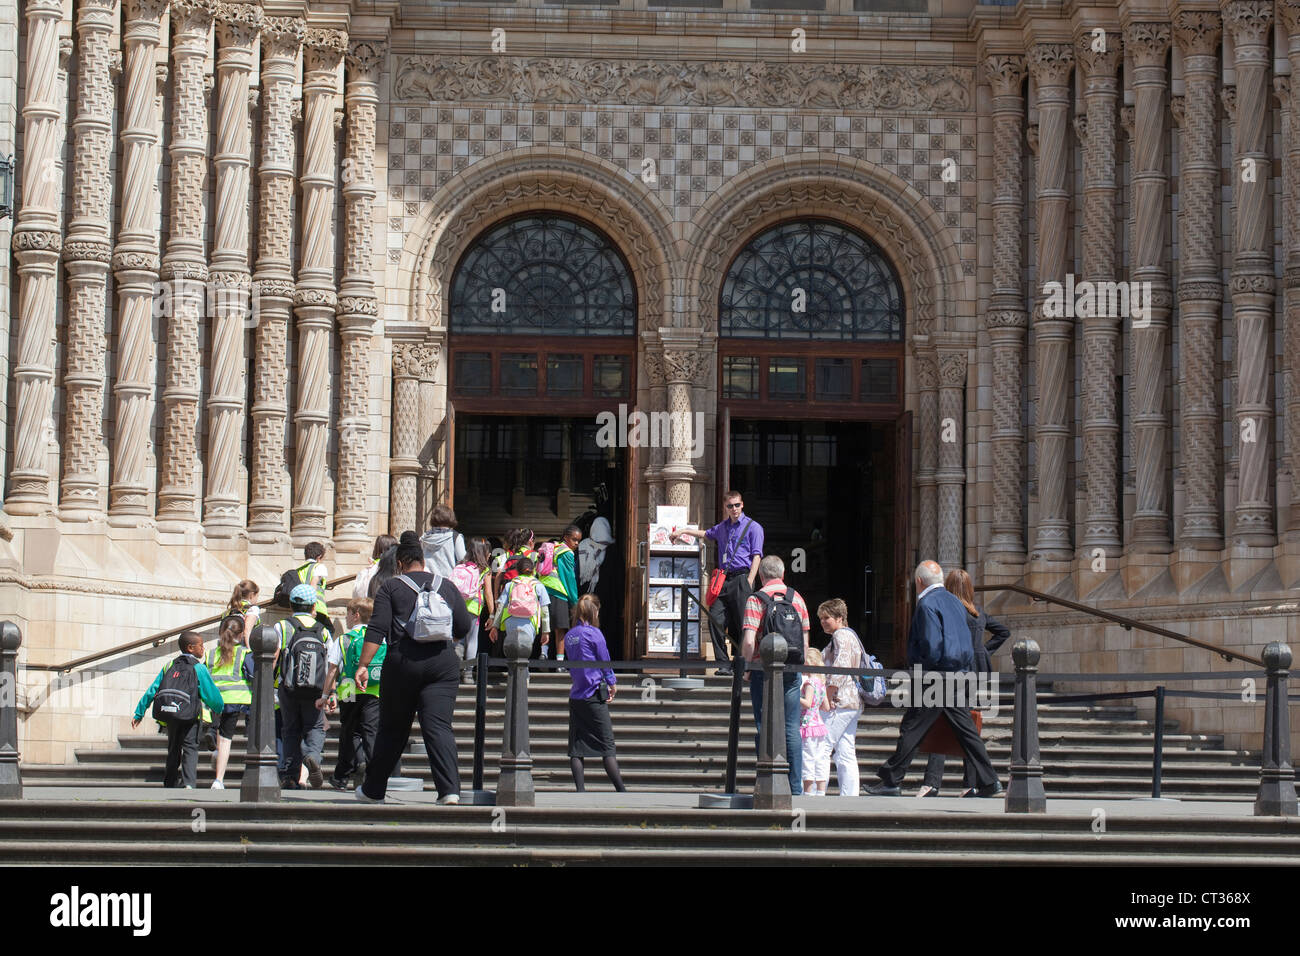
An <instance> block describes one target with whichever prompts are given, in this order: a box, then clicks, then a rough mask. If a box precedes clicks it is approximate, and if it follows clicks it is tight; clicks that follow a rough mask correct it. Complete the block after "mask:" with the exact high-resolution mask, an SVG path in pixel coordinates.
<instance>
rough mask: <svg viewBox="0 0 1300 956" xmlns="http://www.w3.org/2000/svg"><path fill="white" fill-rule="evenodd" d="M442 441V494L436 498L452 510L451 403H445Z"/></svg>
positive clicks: (453, 429)
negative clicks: (444, 425) (445, 416)
mask: <svg viewBox="0 0 1300 956" xmlns="http://www.w3.org/2000/svg"><path fill="white" fill-rule="evenodd" d="M442 441H443V445H442V454H443V459H442V461H443V466H442V493H441V494H440V495H439V496H438V501H439V503H440V504H444V505H446V506H447V507H449V508H454V507H455V505H454V504H452V498H453V496H454V495H455V494H456V406H455V405H453V404H452V403H451V402H447V418H446V427H445V429H444V431H443V439H442Z"/></svg>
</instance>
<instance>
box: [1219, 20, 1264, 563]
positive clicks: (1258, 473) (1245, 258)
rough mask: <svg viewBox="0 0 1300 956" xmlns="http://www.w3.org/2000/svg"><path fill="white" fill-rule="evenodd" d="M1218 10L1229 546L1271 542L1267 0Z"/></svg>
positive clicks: (1258, 545)
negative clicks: (1232, 96) (1227, 98)
mask: <svg viewBox="0 0 1300 956" xmlns="http://www.w3.org/2000/svg"><path fill="white" fill-rule="evenodd" d="M1222 9H1223V25H1224V29H1226V30H1227V31H1228V32H1229V33H1230V34H1231V35H1232V41H1233V50H1234V53H1235V67H1236V74H1237V124H1236V137H1235V139H1234V141H1233V147H1234V161H1233V179H1232V190H1233V193H1234V194H1235V195H1236V199H1237V221H1236V225H1235V229H1234V232H1233V250H1234V255H1233V265H1232V279H1231V289H1232V312H1233V317H1234V320H1235V323H1236V329H1237V336H1236V343H1235V346H1236V348H1235V350H1234V351H1235V355H1236V364H1237V390H1236V401H1235V403H1234V404H1235V408H1234V412H1235V414H1236V422H1237V424H1236V428H1237V436H1238V439H1239V441H1240V446H1241V447H1240V453H1239V456H1240V464H1239V468H1238V486H1237V507H1236V512H1235V526H1234V528H1233V533H1232V540H1233V543H1234V544H1236V545H1249V546H1255V547H1272V546H1273V544H1274V543H1275V535H1274V530H1273V514H1272V508H1271V506H1270V502H1269V497H1270V496H1269V489H1270V485H1271V482H1270V475H1269V464H1270V460H1271V454H1270V447H1271V444H1272V437H1271V436H1272V423H1273V403H1272V401H1271V396H1270V394H1269V369H1270V366H1271V364H1272V355H1273V348H1272V330H1273V323H1272V314H1273V294H1274V293H1273V285H1274V283H1273V215H1272V213H1273V205H1272V198H1271V197H1270V195H1269V182H1270V180H1271V179H1272V166H1271V161H1270V159H1269V155H1268V135H1269V132H1268V127H1269V112H1270V109H1269V102H1268V99H1269V79H1270V77H1269V66H1270V58H1271V56H1272V47H1271V45H1270V28H1271V26H1272V23H1273V4H1272V3H1268V2H1265V0H1230V2H1228V3H1225V4H1223V6H1222ZM1252 168H1253V170H1254V172H1253V175H1252Z"/></svg>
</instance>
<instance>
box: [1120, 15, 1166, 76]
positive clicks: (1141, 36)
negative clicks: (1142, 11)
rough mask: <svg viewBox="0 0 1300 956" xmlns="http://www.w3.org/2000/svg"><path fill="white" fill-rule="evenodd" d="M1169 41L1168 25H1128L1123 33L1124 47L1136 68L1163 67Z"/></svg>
mask: <svg viewBox="0 0 1300 956" xmlns="http://www.w3.org/2000/svg"><path fill="white" fill-rule="evenodd" d="M1171 40H1172V32H1171V31H1170V29H1169V24H1168V23H1130V24H1129V26H1128V29H1127V30H1125V31H1124V46H1125V48H1126V49H1127V50H1128V52H1129V53H1130V54H1131V55H1132V57H1133V62H1134V63H1135V64H1136V65H1137V66H1155V65H1157V64H1159V65H1163V64H1164V61H1165V54H1166V53H1168V52H1169V44H1170V42H1171Z"/></svg>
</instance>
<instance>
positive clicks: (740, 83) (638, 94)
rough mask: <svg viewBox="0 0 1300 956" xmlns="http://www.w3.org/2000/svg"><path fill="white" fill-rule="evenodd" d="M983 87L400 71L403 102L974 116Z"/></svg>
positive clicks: (650, 63) (845, 71)
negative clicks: (975, 93)
mask: <svg viewBox="0 0 1300 956" xmlns="http://www.w3.org/2000/svg"><path fill="white" fill-rule="evenodd" d="M974 85H975V76H974V71H973V70H971V69H969V68H966V67H956V66H894V65H890V66H881V65H862V66H857V65H847V64H835V65H828V64H815V63H784V62H783V63H760V62H751V61H740V60H727V61H722V62H705V63H687V64H682V63H673V62H668V61H658V60H586V59H578V58H573V57H523V58H518V59H516V58H506V57H480V56H417V55H406V56H401V57H399V58H398V59H397V62H396V64H395V66H394V69H393V98H394V99H398V100H421V101H422V100H435V101H438V102H457V103H463V102H484V101H492V102H495V101H501V100H505V101H514V102H521V103H523V102H528V103H620V104H626V105H636V106H771V107H789V106H802V107H811V108H834V109H893V110H967V109H970V107H971V92H972V90H973V88H974Z"/></svg>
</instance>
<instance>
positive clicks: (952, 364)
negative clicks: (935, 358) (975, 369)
mask: <svg viewBox="0 0 1300 956" xmlns="http://www.w3.org/2000/svg"><path fill="white" fill-rule="evenodd" d="M939 384H940V386H941V387H943V388H962V387H964V386H965V385H966V350H965V349H962V350H961V351H954V352H950V351H946V350H944V351H940V352H939Z"/></svg>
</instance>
